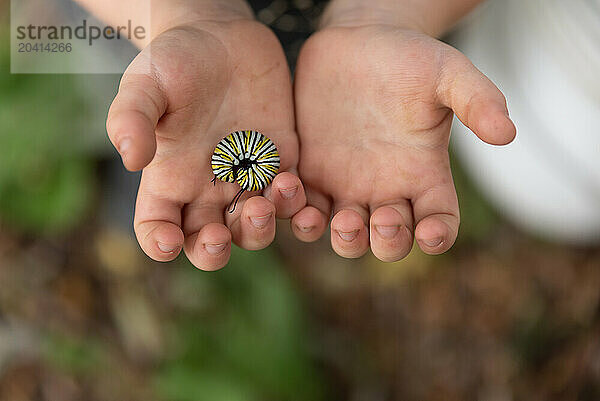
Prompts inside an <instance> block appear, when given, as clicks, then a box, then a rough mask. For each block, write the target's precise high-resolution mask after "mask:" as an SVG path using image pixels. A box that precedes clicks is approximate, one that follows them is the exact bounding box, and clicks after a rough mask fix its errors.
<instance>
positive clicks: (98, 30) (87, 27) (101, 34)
mask: <svg viewBox="0 0 600 401" xmlns="http://www.w3.org/2000/svg"><path fill="white" fill-rule="evenodd" d="M16 30H17V34H16V37H17V40H23V41H27V43H31V41H36V40H39V41H42V42H43V43H44V44H50V42H56V41H61V42H64V41H71V40H73V39H78V40H86V41H87V43H88V45H89V46H92V45H93V44H94V42H95V41H97V40H101V39H105V40H114V39H116V40H120V39H128V40H133V39H137V40H144V39H146V28H144V27H143V26H140V25H137V26H134V25H133V23H132V22H131V20H129V21H127V25H118V26H114V27H113V26H110V25H106V26H97V25H93V24H90V23H89V22H88V20H86V19H84V20H83V22H82V23H81V24H80V25H77V26H75V27H73V26H70V25H62V26H53V25H41V26H40V25H33V24H29V25H27V26H25V25H19V26H17V27H16ZM23 43H25V42H23ZM63 44H64V43H63Z"/></svg>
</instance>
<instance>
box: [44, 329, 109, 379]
mask: <svg viewBox="0 0 600 401" xmlns="http://www.w3.org/2000/svg"><path fill="white" fill-rule="evenodd" d="M107 354H108V353H107V349H106V347H105V346H104V344H103V343H101V342H99V341H96V340H94V339H92V338H86V339H77V338H75V337H66V336H61V335H48V336H46V337H45V339H44V342H43V347H42V356H43V359H44V360H45V361H46V362H47V363H48V364H49V365H51V366H53V367H56V368H58V369H60V370H61V371H63V372H67V373H69V374H72V375H85V374H93V373H94V372H96V371H99V370H102V369H106V367H107V365H108V362H107V360H106V355H107Z"/></svg>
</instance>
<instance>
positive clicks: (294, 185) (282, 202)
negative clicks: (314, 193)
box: [265, 171, 306, 218]
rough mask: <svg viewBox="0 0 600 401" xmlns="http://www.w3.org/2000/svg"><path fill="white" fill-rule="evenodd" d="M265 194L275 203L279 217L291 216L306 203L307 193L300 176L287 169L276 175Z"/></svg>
mask: <svg viewBox="0 0 600 401" xmlns="http://www.w3.org/2000/svg"><path fill="white" fill-rule="evenodd" d="M265 196H266V197H267V198H268V199H269V200H270V201H272V202H273V204H274V205H275V209H276V213H277V214H276V216H277V217H278V218H290V217H292V216H293V215H295V214H296V213H298V211H300V210H301V209H302V208H303V207H304V206H305V205H306V194H305V192H304V187H303V185H302V182H301V181H300V178H298V177H297V176H296V175H294V174H292V173H290V172H287V171H286V172H283V173H280V174H278V175H277V176H276V177H275V179H274V180H273V183H272V184H271V188H270V191H269V192H268V194H265Z"/></svg>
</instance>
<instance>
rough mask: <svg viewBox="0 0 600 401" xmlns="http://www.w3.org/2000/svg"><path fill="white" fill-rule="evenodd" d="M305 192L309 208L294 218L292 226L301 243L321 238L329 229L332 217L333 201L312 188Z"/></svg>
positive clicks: (307, 188)
mask: <svg viewBox="0 0 600 401" xmlns="http://www.w3.org/2000/svg"><path fill="white" fill-rule="evenodd" d="M305 192H306V201H307V204H308V206H306V207H305V208H304V209H302V210H301V211H299V212H298V213H296V214H295V215H294V217H292V220H291V226H292V231H293V232H294V235H295V236H296V238H298V239H299V240H300V241H303V242H313V241H316V240H318V239H319V238H321V236H322V235H323V233H324V232H325V229H326V228H327V223H328V222H329V216H330V215H331V201H330V200H329V198H327V197H326V196H325V195H323V194H322V193H320V192H318V191H316V190H314V189H312V188H310V187H306V189H305Z"/></svg>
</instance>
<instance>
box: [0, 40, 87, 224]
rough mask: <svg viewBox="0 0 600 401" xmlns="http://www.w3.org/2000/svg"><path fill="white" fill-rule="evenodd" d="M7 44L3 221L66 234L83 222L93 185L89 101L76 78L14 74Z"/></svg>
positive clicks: (2, 50)
mask: <svg viewBox="0 0 600 401" xmlns="http://www.w3.org/2000/svg"><path fill="white" fill-rule="evenodd" d="M2 36H3V35H0V37H2ZM7 42H8V41H1V42H0V94H1V95H0V219H1V220H2V221H4V222H8V223H10V224H11V225H12V226H14V227H15V228H18V229H22V230H25V231H32V232H36V233H39V232H40V231H43V232H56V231H60V230H64V229H67V228H69V227H71V226H73V225H74V224H76V223H77V222H79V221H80V220H81V218H82V216H83V214H84V213H85V211H86V209H87V206H88V204H89V201H90V197H91V193H92V189H93V184H94V175H93V164H92V163H91V161H89V160H86V159H85V158H83V157H82V156H81V150H80V149H81V147H80V146H79V144H80V142H81V138H82V133H83V132H85V131H84V124H85V122H84V119H83V117H82V116H85V115H86V113H85V102H84V101H83V98H82V97H81V96H80V95H79V94H78V93H79V92H78V90H77V88H76V85H75V81H74V79H75V78H73V76H61V75H17V74H14V75H11V74H10V66H9V51H8V48H7V47H6V45H7V44H8V43H7ZM3 45H4V46H3Z"/></svg>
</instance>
